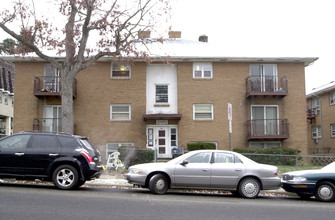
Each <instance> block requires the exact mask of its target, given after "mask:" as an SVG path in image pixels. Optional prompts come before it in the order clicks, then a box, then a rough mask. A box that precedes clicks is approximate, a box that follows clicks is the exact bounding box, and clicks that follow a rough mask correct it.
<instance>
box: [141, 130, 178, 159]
mask: <svg viewBox="0 0 335 220" xmlns="http://www.w3.org/2000/svg"><path fill="white" fill-rule="evenodd" d="M177 143H178V130H177V126H176V125H165V126H158V125H149V126H147V147H148V148H151V149H153V150H156V152H157V158H172V153H171V149H172V148H173V147H177Z"/></svg>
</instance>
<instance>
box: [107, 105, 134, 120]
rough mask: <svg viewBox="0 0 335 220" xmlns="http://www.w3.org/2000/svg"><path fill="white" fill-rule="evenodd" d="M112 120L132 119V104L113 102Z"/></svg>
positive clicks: (111, 109) (111, 107)
mask: <svg viewBox="0 0 335 220" xmlns="http://www.w3.org/2000/svg"><path fill="white" fill-rule="evenodd" d="M110 120H111V121H130V120H131V106H130V105H129V104H112V105H111V106H110Z"/></svg>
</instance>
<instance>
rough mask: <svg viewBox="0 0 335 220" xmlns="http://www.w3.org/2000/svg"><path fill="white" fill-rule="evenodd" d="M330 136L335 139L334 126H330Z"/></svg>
mask: <svg viewBox="0 0 335 220" xmlns="http://www.w3.org/2000/svg"><path fill="white" fill-rule="evenodd" d="M330 136H331V137H335V124H332V125H330Z"/></svg>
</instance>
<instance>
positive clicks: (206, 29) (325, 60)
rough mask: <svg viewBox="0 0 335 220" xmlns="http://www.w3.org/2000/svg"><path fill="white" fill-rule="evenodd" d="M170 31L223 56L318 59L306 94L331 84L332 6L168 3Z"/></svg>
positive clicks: (225, 0) (290, 0)
mask: <svg viewBox="0 0 335 220" xmlns="http://www.w3.org/2000/svg"><path fill="white" fill-rule="evenodd" d="M173 6H174V7H173V11H172V29H173V30H178V31H182V38H185V39H190V40H198V37H199V36H200V35H202V34H206V35H208V38H209V42H213V43H218V44H221V45H222V46H221V48H224V51H223V54H227V56H230V55H232V56H242V57H243V56H267V57H278V56H281V57H319V60H317V61H316V62H315V63H314V64H312V65H311V66H308V67H306V69H305V70H306V92H308V91H310V90H311V89H312V88H315V87H319V86H321V85H324V84H327V83H329V82H331V81H333V80H334V81H335V71H334V67H332V64H334V63H335V62H334V61H335V31H334V29H335V25H334V24H335V12H334V10H335V1H334V0H205V1H204V0H173Z"/></svg>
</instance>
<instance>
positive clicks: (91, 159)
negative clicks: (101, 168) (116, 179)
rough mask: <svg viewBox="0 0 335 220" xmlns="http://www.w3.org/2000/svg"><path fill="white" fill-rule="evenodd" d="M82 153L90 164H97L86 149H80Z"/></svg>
mask: <svg viewBox="0 0 335 220" xmlns="http://www.w3.org/2000/svg"><path fill="white" fill-rule="evenodd" d="M80 154H81V155H83V156H84V157H85V158H86V159H87V161H88V162H89V163H90V164H95V162H94V161H93V158H92V157H91V155H89V154H88V153H87V152H86V151H80Z"/></svg>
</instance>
